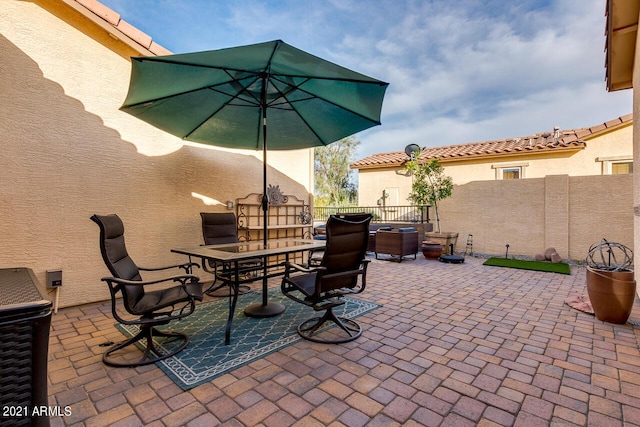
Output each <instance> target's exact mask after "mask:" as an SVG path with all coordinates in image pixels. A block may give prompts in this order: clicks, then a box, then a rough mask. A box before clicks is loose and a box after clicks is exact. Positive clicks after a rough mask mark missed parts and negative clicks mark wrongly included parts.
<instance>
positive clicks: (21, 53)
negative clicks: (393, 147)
mask: <svg viewBox="0 0 640 427" xmlns="http://www.w3.org/2000/svg"><path fill="white" fill-rule="evenodd" d="M0 52H2V60H1V61H0V99H1V102H2V112H1V113H0V146H1V147H2V151H1V153H0V235H1V236H2V238H1V239H0V268H6V267H14V266H15V267H18V266H22V267H30V268H32V269H33V270H34V272H35V274H36V276H37V277H38V279H40V281H41V282H42V283H44V279H45V274H46V271H47V270H56V269H61V270H62V288H61V289H60V295H59V304H60V306H61V307H64V306H70V305H76V304H81V303H88V302H94V301H98V300H104V299H108V298H109V293H108V290H107V286H106V284H104V283H103V282H101V281H100V278H101V277H103V276H107V275H108V271H107V269H106V267H105V266H104V264H103V262H102V259H101V256H100V250H99V246H98V235H99V230H98V227H97V226H96V225H95V224H94V223H93V222H91V221H90V220H89V217H90V216H91V215H92V214H94V213H98V214H108V213H117V214H118V215H120V216H121V217H122V219H123V221H124V223H125V229H126V236H127V245H128V249H129V252H130V254H131V256H132V257H133V259H135V260H136V261H137V262H138V263H139V264H140V265H143V266H159V265H163V264H164V265H166V264H172V263H176V262H178V261H184V259H183V257H181V256H179V255H176V254H173V253H171V252H170V249H171V248H175V247H188V246H196V245H199V244H200V243H202V231H201V222H200V221H201V220H200V216H199V212H201V211H208V212H216V211H220V212H224V211H227V201H232V202H233V201H236V200H237V199H239V198H243V197H245V196H247V195H248V194H249V193H261V192H262V162H261V159H262V153H261V152H254V151H247V150H244V151H240V150H227V149H218V148H214V147H205V146H201V145H197V144H188V143H183V141H181V140H180V139H179V138H176V137H174V136H171V135H169V134H167V133H165V132H162V131H160V130H158V129H156V128H154V127H152V126H150V125H148V124H146V123H144V122H142V121H140V120H138V119H136V118H134V117H132V116H130V115H128V114H126V113H123V112H121V111H119V107H120V105H121V104H122V102H123V100H124V99H125V96H126V94H127V90H128V85H129V77H130V73H131V65H130V60H129V58H130V57H131V56H140V55H163V54H169V53H170V52H168V51H167V49H165V48H163V47H162V46H159V45H158V44H157V43H156V42H154V41H153V39H152V38H151V37H150V36H148V35H146V34H144V33H142V32H140V31H138V30H137V29H135V28H134V27H133V26H131V25H130V24H128V23H127V22H125V21H123V20H122V19H120V16H119V15H118V14H117V13H116V12H115V11H113V10H111V9H109V8H107V7H105V6H104V5H102V4H101V3H99V2H97V1H95V0H78V1H75V0H33V1H16V0H0ZM312 163H313V150H311V149H307V150H296V151H279V152H273V153H270V155H269V170H268V176H269V182H270V183H271V184H273V185H278V186H279V188H280V189H281V190H282V191H283V192H284V193H285V194H289V195H295V196H296V197H298V198H300V199H304V200H307V201H310V192H311V191H312V190H311V189H312V188H313V173H312V167H311V166H312ZM292 164H295V165H296V168H291V167H290V165H292ZM199 274H204V275H206V274H205V273H199Z"/></svg>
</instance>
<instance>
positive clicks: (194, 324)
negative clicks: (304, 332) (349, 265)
mask: <svg viewBox="0 0 640 427" xmlns="http://www.w3.org/2000/svg"><path fill="white" fill-rule="evenodd" d="M261 300H262V294H261V293H260V292H259V291H252V292H249V293H247V294H245V295H240V296H239V297H238V305H237V306H236V312H235V316H234V318H233V324H232V325H231V344H230V345H224V328H225V324H226V321H227V317H228V313H229V300H228V298H221V299H219V300H216V301H212V302H206V303H202V304H199V305H198V306H197V308H196V311H195V312H194V313H193V314H192V315H191V316H188V317H186V318H184V319H182V320H180V321H174V322H171V323H170V324H169V325H167V327H166V329H172V330H175V331H179V332H183V333H185V334H187V336H188V337H189V345H188V346H187V348H185V349H184V350H182V351H181V352H180V353H178V354H177V355H176V356H174V357H170V358H168V359H165V360H161V361H159V362H157V365H158V366H159V367H160V369H162V370H163V371H164V372H165V373H166V374H167V375H168V376H169V377H170V378H171V379H172V380H173V381H174V382H175V383H176V384H178V385H179V386H180V387H181V388H182V389H183V390H189V389H191V388H193V387H196V386H198V385H200V384H202V383H205V382H208V381H211V380H212V379H214V378H216V377H218V376H220V375H222V374H224V373H226V372H229V371H231V370H233V369H236V368H239V367H241V366H244V365H246V364H249V363H251V362H253V361H255V360H257V359H260V358H261V357H264V356H266V355H268V354H270V353H273V352H275V351H278V350H280V349H282V348H284V347H286V346H288V345H291V344H293V343H296V342H298V341H300V340H302V338H300V336H299V335H298V333H297V331H296V329H297V326H298V325H299V324H300V323H302V322H303V321H305V320H306V319H309V318H311V317H314V316H316V315H317V314H318V313H316V312H314V310H313V309H312V308H310V307H307V306H305V305H303V304H299V303H296V302H294V301H292V300H290V299H289V298H287V297H285V296H284V295H282V293H281V292H280V288H273V289H270V290H269V301H270V302H271V301H273V302H280V303H282V304H284V305H285V307H286V310H285V312H284V313H283V314H281V315H279V316H276V317H270V318H264V319H258V318H250V317H247V316H245V315H244V313H243V310H244V308H245V307H246V306H247V305H249V304H250V303H252V302H257V301H261ZM344 300H345V304H344V305H341V306H338V307H335V308H334V312H335V313H336V314H337V315H338V316H343V317H346V318H350V319H352V318H355V317H357V316H360V315H362V314H364V313H367V312H369V311H371V310H373V309H375V308H378V307H380V305H378V304H373V303H370V302H366V301H361V300H359V299H356V298H349V297H345V298H344ZM320 314H321V313H320ZM116 327H117V328H118V329H119V330H120V331H122V332H123V333H124V334H125V335H127V336H133V335H134V334H136V333H137V332H138V328H137V327H136V326H129V325H120V324H117V325H116ZM329 327H332V326H330V325H329V326H328V328H329ZM328 328H327V329H328ZM157 345H158V347H160V348H163V349H164V348H165V347H163V346H162V345H161V344H160V343H158V344H157Z"/></svg>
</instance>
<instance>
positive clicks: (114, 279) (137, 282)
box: [102, 274, 200, 286]
mask: <svg viewBox="0 0 640 427" xmlns="http://www.w3.org/2000/svg"><path fill="white" fill-rule="evenodd" d="M102 281H104V282H108V283H116V284H118V285H133V286H147V285H154V284H156V283H163V282H169V281H173V282H180V283H181V284H183V285H184V284H185V283H187V281H200V278H199V277H198V276H196V275H193V274H182V275H178V276H171V277H163V278H162V279H156V280H144V281H143V280H126V279H120V278H118V277H103V278H102Z"/></svg>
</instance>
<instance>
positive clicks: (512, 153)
mask: <svg viewBox="0 0 640 427" xmlns="http://www.w3.org/2000/svg"><path fill="white" fill-rule="evenodd" d="M585 148H586V144H585V143H584V142H582V143H581V144H580V145H575V144H574V145H572V146H570V147H553V148H538V149H535V148H534V149H531V150H524V151H510V152H499V153H486V154H467V155H463V156H448V157H441V158H438V162H440V163H441V164H444V163H454V162H460V161H464V160H484V159H500V158H502V157H516V156H517V157H520V156H532V155H533V156H536V155H540V154H548V153H558V152H563V153H569V152H578V151H581V150H584V149H585ZM431 159H432V157H425V158H423V159H422V160H431ZM405 163H406V162H393V163H384V164H382V163H378V164H372V165H355V164H351V165H349V168H350V169H357V170H371V169H394V168H399V167H403V166H404V164H405Z"/></svg>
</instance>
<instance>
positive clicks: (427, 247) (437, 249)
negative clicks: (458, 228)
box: [420, 240, 442, 259]
mask: <svg viewBox="0 0 640 427" xmlns="http://www.w3.org/2000/svg"><path fill="white" fill-rule="evenodd" d="M420 249H421V250H422V255H424V257H425V258H426V259H438V257H439V256H440V255H442V245H440V243H438V242H433V241H431V240H424V241H423V242H422V246H421V247H420Z"/></svg>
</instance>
